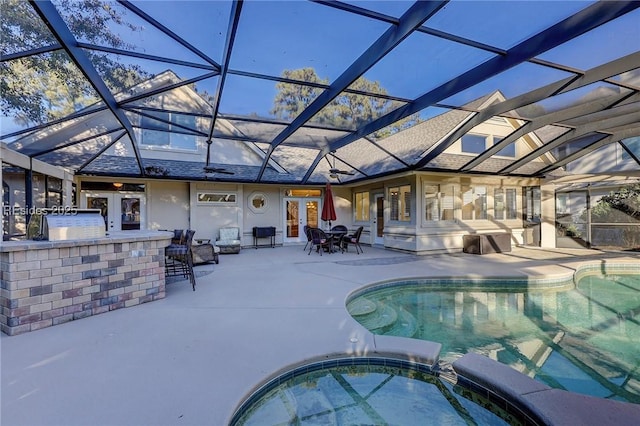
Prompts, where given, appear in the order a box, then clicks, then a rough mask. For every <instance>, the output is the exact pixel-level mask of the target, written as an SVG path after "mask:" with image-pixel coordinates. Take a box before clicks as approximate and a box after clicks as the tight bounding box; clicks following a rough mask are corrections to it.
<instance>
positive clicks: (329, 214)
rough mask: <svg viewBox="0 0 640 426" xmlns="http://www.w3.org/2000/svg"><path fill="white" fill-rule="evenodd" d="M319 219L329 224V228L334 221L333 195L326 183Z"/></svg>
mask: <svg viewBox="0 0 640 426" xmlns="http://www.w3.org/2000/svg"><path fill="white" fill-rule="evenodd" d="M320 219H322V220H324V221H328V222H329V228H331V221H332V220H336V209H335V207H334V206H333V193H332V192H331V184H330V183H329V182H327V187H326V189H325V190H324V200H323V202H322V215H321V216H320Z"/></svg>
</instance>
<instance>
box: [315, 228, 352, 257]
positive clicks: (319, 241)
mask: <svg viewBox="0 0 640 426" xmlns="http://www.w3.org/2000/svg"><path fill="white" fill-rule="evenodd" d="M363 229H364V227H362V226H360V227H358V229H356V230H355V231H354V232H352V233H349V231H348V229H347V227H346V226H344V225H336V226H334V227H333V228H331V229H330V230H326V231H325V230H322V229H320V228H313V227H309V226H305V227H304V232H305V234H306V236H307V244H305V246H304V249H303V250H306V249H307V247H309V253H308V254H311V251H312V250H313V248H314V247H315V248H316V252H318V253H320V255H321V256H322V252H323V251H326V252H328V253H335V252H337V251H338V249H340V252H341V253H344V252H345V251H347V252H348V251H349V245H353V246H354V247H355V248H356V253H357V254H360V253H364V251H363V250H362V246H361V245H360V236H361V235H362V230H363Z"/></svg>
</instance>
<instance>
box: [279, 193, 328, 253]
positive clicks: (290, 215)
mask: <svg viewBox="0 0 640 426" xmlns="http://www.w3.org/2000/svg"><path fill="white" fill-rule="evenodd" d="M283 203H284V204H283V209H282V211H283V212H284V226H283V229H284V235H283V238H282V241H283V242H284V243H302V242H305V243H306V242H307V236H306V235H305V233H304V226H305V225H309V226H310V227H312V228H317V227H318V224H319V223H320V222H319V221H320V198H291V197H285V198H284V199H283Z"/></svg>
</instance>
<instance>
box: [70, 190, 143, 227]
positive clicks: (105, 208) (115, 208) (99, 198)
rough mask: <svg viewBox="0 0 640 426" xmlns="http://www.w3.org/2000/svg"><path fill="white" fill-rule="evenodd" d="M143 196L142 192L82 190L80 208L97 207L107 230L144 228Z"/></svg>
mask: <svg viewBox="0 0 640 426" xmlns="http://www.w3.org/2000/svg"><path fill="white" fill-rule="evenodd" d="M144 204H145V198H144V196H143V195H142V194H123V193H119V192H83V197H82V208H87V209H99V210H100V212H101V213H102V217H103V218H104V224H105V229H106V231H107V232H109V231H132V230H139V229H144V216H145V209H144Z"/></svg>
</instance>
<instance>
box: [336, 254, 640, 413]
mask: <svg viewBox="0 0 640 426" xmlns="http://www.w3.org/2000/svg"><path fill="white" fill-rule="evenodd" d="M635 268H636V269H625V268H609V269H608V270H607V271H606V274H603V271H602V268H601V267H600V266H599V267H589V268H583V269H581V270H579V271H578V272H577V273H576V275H575V282H574V280H571V281H566V280H555V281H554V280H543V281H538V282H534V281H531V280H523V279H520V280H518V279H493V280H474V281H472V280H461V279H448V280H443V279H434V280H413V281H402V282H395V283H384V284H380V285H374V286H370V287H367V288H365V289H362V290H359V291H357V292H356V293H354V294H353V295H352V296H351V297H350V298H349V300H348V301H347V309H348V310H349V312H350V314H351V315H352V316H353V317H354V318H355V319H356V320H357V321H358V322H360V323H361V324H362V325H363V326H365V327H366V328H367V329H369V330H371V331H372V332H373V333H375V334H388V335H396V336H404V337H413V338H418V339H424V340H430V341H434V342H439V343H441V344H442V351H441V354H440V359H441V363H442V365H443V368H446V364H448V363H451V362H452V361H454V360H455V359H457V358H458V357H460V356H461V355H462V354H465V353H467V352H476V353H480V354H483V355H486V356H488V357H490V358H492V359H495V360H497V361H500V362H502V363H504V364H507V365H510V366H511V367H513V368H515V369H516V370H518V371H521V372H522V373H524V374H527V375H529V376H530V377H534V378H535V379H536V380H539V381H541V382H543V383H545V384H547V385H548V386H551V387H554V388H559V389H565V390H569V391H572V392H577V393H583V394H588V395H593V396H598V397H602V398H611V399H616V400H622V401H628V402H634V403H640V271H639V270H638V269H637V266H636V267H635Z"/></svg>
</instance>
